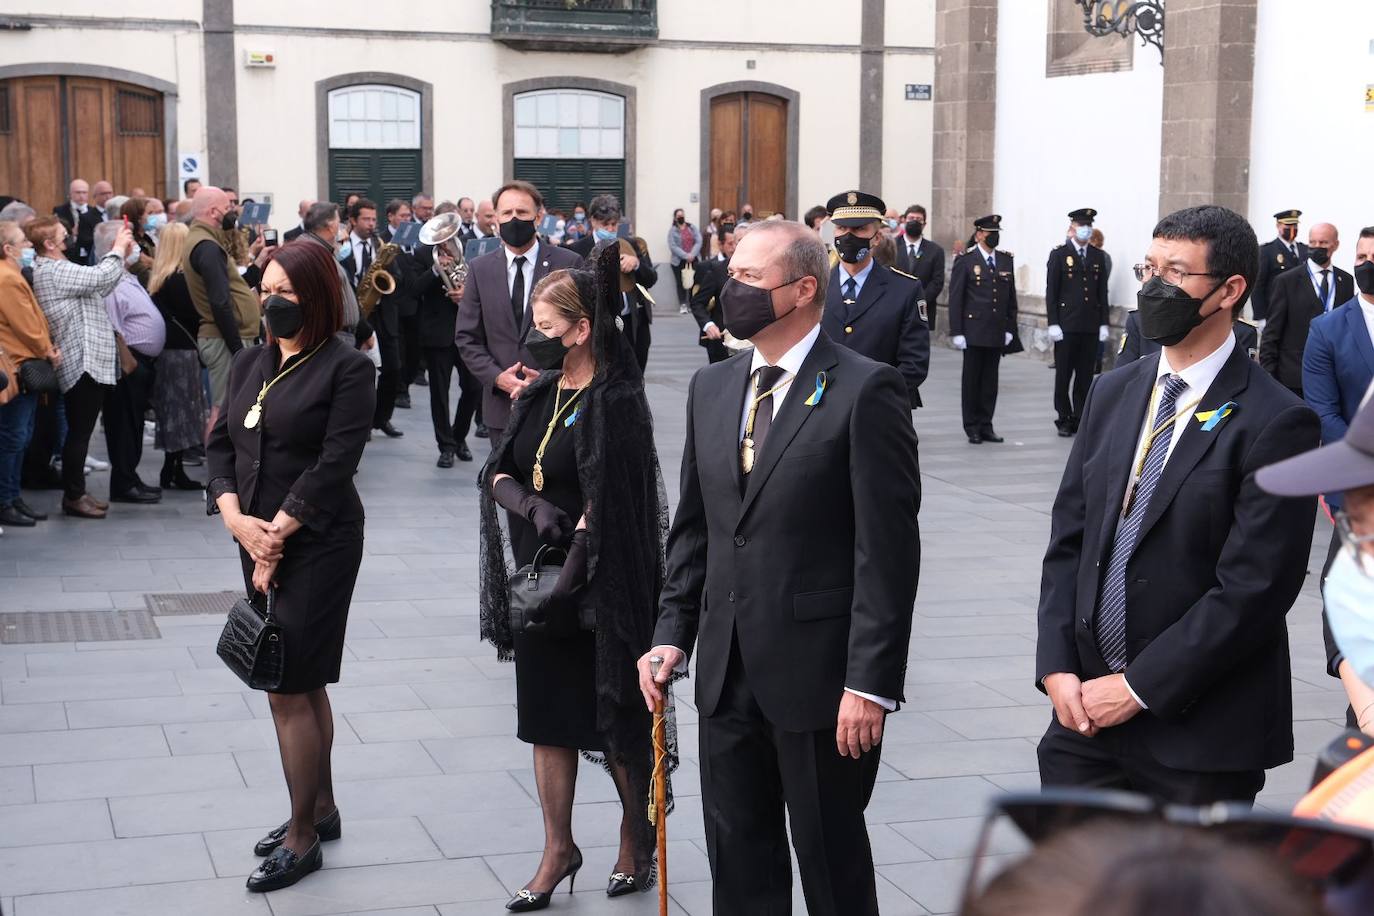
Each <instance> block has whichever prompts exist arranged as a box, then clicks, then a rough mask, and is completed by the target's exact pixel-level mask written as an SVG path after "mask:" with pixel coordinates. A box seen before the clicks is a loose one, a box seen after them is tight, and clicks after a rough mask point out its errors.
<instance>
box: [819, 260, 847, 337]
mask: <svg viewBox="0 0 1374 916" xmlns="http://www.w3.org/2000/svg"><path fill="white" fill-rule="evenodd" d="M843 283H844V278H843V277H841V276H840V267H839V265H838V264H837V265H835V266H834V267H832V268H830V284H829V285H828V286H827V287H826V288H825V314H824V315H822V316H821V327H823V328H825V331H826V333H827V334H832V335H838V334H839V333H840V332H841V330H842V328H841V325H842V324H843V322H844V315H845V312H846V310H847V307H846V306H845V305H844V294H843V293H841V292H840V286H841V285H842V284H843Z"/></svg>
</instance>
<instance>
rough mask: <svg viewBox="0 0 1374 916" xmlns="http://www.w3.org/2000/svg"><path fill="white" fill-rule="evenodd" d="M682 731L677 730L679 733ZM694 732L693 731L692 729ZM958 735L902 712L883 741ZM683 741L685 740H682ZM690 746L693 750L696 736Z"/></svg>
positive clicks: (955, 737) (920, 740)
mask: <svg viewBox="0 0 1374 916" xmlns="http://www.w3.org/2000/svg"><path fill="white" fill-rule="evenodd" d="M681 731H683V730H679V733H681ZM693 732H695V729H693ZM959 738H960V733H959V732H957V731H955V730H953V729H951V728H949V727H947V726H945V725H942V724H941V723H939V722H937V721H936V720H935V719H934V718H933V717H932V716H930V715H928V714H926V713H923V712H909V713H908V712H904V713H901V714H899V715H895V716H888V717H887V725H886V726H885V733H884V735H883V741H884V743H885V744H916V743H924V742H926V741H957V740H959ZM684 740H685V739H684ZM691 746H692V747H693V748H695V747H696V746H697V744H696V734H695V733H694V734H693V735H692V744H691Z"/></svg>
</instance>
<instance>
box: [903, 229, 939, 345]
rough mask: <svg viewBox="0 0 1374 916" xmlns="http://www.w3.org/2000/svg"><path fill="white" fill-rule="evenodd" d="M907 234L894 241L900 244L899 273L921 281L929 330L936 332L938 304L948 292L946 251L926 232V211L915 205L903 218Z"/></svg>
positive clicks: (904, 233)
mask: <svg viewBox="0 0 1374 916" xmlns="http://www.w3.org/2000/svg"><path fill="white" fill-rule="evenodd" d="M903 221H904V223H905V230H904V232H903V234H902V235H900V236H898V237H897V239H896V240H895V241H896V243H897V261H896V266H897V269H898V270H900V271H902V272H903V273H906V274H910V275H911V276H913V277H915V278H916V279H917V280H920V281H921V289H922V290H924V291H925V300H926V319H927V323H928V324H929V325H930V329H931V330H932V331H933V330H935V300H936V299H939V298H940V292H941V290H943V289H944V288H945V250H944V249H943V248H941V247H940V246H939V245H937V244H935V243H934V242H932V241H931V240H930V239H928V238H924V237H923V236H924V235H925V231H926V208H925V207H923V206H921V205H920V204H912V205H911V206H909V207H907V208H906V215H905V216H904V217H903Z"/></svg>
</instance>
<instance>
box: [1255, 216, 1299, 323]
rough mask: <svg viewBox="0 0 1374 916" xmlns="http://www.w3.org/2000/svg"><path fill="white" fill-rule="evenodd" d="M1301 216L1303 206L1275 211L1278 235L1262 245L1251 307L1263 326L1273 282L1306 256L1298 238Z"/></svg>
mask: <svg viewBox="0 0 1374 916" xmlns="http://www.w3.org/2000/svg"><path fill="white" fill-rule="evenodd" d="M1301 216H1302V211H1301V210H1280V211H1279V212H1278V213H1275V214H1274V220H1275V223H1274V225H1276V226H1277V227H1278V230H1279V237H1278V238H1276V239H1273V240H1271V241H1268V242H1265V243H1264V244H1263V245H1261V246H1260V259H1259V276H1258V277H1257V278H1256V279H1255V293H1254V295H1253V296H1252V297H1251V302H1250V311H1251V313H1252V314H1254V316H1255V320H1256V321H1257V322H1259V323H1260V327H1261V328H1263V327H1264V323H1265V322H1266V321H1268V320H1269V288H1270V285H1271V284H1272V283H1273V282H1274V280H1275V279H1277V278H1278V276H1279V275H1280V274H1282V273H1283V272H1284V271H1285V270H1287V269H1288V268H1290V267H1296V266H1297V265H1299V264H1301V263H1302V262H1303V261H1305V260H1307V246H1306V245H1304V244H1303V243H1302V242H1299V241H1298V240H1297V239H1298V219H1299V218H1300V217H1301Z"/></svg>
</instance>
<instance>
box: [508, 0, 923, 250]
mask: <svg viewBox="0 0 1374 916" xmlns="http://www.w3.org/2000/svg"><path fill="white" fill-rule="evenodd" d="M921 2H927V0H921ZM862 6H863V3H862V0H659V4H658V37H659V40H660V41H666V40H690V41H711V42H718V41H750V42H770V43H778V42H788V43H796V44H820V45H834V44H848V45H857V44H858V43H859V29H860V25H861V10H862ZM489 8H490V7H488V9H489ZM934 27H935V26H934V20H933V19H932V20H931V29H932V31H933V30H934ZM663 231H664V232H665V233H666V232H667V231H668V230H667V228H666V227H665V228H664V230H663Z"/></svg>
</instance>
